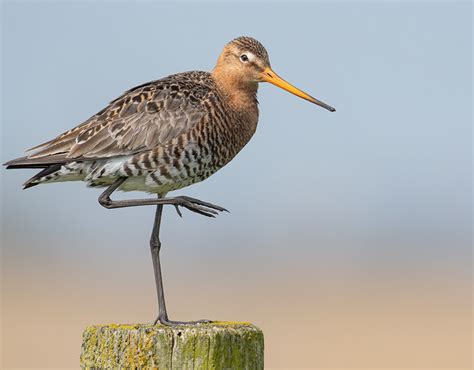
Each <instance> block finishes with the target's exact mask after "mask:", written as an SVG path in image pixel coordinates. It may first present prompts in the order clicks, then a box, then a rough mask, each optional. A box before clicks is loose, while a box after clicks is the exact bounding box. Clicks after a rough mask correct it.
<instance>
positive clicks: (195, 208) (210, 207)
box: [173, 196, 229, 217]
mask: <svg viewBox="0 0 474 370" xmlns="http://www.w3.org/2000/svg"><path fill="white" fill-rule="evenodd" d="M173 201H174V202H173V205H174V206H175V208H176V212H178V215H179V216H180V217H183V215H182V213H181V211H180V209H179V207H185V208H187V209H189V210H190V211H192V212H195V213H199V214H200V215H203V216H207V217H216V215H218V214H219V212H224V211H225V212H229V211H228V210H227V209H225V208H224V207H221V206H218V205H216V204H212V203H208V202H203V201H202V200H199V199H196V198H191V197H186V196H179V197H176V198H173Z"/></svg>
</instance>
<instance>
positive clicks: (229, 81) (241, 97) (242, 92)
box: [212, 65, 258, 112]
mask: <svg viewBox="0 0 474 370" xmlns="http://www.w3.org/2000/svg"><path fill="white" fill-rule="evenodd" d="M212 77H213V79H214V81H215V83H216V85H217V87H218V89H219V90H220V91H221V93H222V94H223V95H224V97H225V99H226V101H227V103H228V104H229V105H230V106H231V107H232V108H233V109H234V110H236V111H240V112H241V111H251V110H254V109H255V108H256V107H257V90H258V83H256V82H248V81H244V80H243V79H242V78H241V77H240V76H239V75H237V74H235V73H233V71H232V70H225V69H223V68H220V66H219V65H217V66H216V68H214V70H213V71H212Z"/></svg>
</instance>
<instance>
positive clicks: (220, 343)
mask: <svg viewBox="0 0 474 370" xmlns="http://www.w3.org/2000/svg"><path fill="white" fill-rule="evenodd" d="M263 347H264V344H263V333H262V331H261V330H260V329H259V328H257V327H256V326H254V325H252V324H249V323H238V322H235V323H234V322H213V323H210V324H199V325H180V326H176V327H169V326H164V325H151V324H136V325H116V324H111V325H96V326H90V327H88V328H86V330H85V331H84V333H83V342H82V350H81V359H80V363H81V367H82V368H83V369H91V368H95V369H98V368H99V369H103V368H156V369H224V368H226V369H263Z"/></svg>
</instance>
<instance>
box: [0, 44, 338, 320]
mask: <svg viewBox="0 0 474 370" xmlns="http://www.w3.org/2000/svg"><path fill="white" fill-rule="evenodd" d="M260 82H270V83H272V84H274V85H276V86H278V87H280V88H282V89H284V90H286V91H289V92H291V93H293V94H295V95H297V96H299V97H300V98H303V99H306V100H308V101H310V102H311V103H314V104H316V105H319V106H321V107H323V108H326V109H328V110H329V111H331V112H334V111H335V109H334V108H332V107H331V106H329V105H327V104H325V103H323V102H321V101H319V100H317V99H315V98H313V97H312V96H310V95H308V94H306V93H305V92H303V91H301V90H299V89H297V88H295V87H294V86H292V85H290V84H289V83H288V82H286V81H285V80H283V79H282V78H280V77H279V76H278V75H277V74H276V73H275V72H274V71H273V70H272V69H271V67H270V60H269V57H268V54H267V51H266V50H265V48H264V47H263V45H262V44H261V43H260V42H258V41H257V40H255V39H253V38H251V37H239V38H236V39H234V40H232V41H231V42H229V43H228V44H227V45H226V46H225V47H224V49H223V51H222V52H221V54H220V56H219V58H218V60H217V64H216V66H215V68H214V70H213V71H212V72H210V73H208V72H200V71H192V72H184V73H178V74H175V75H171V76H168V77H165V78H163V79H161V80H157V81H152V82H148V83H145V84H143V85H140V86H137V87H134V88H133V89H131V90H128V91H127V92H125V93H124V94H123V95H122V96H120V97H119V98H117V99H115V100H114V101H112V102H111V103H110V104H109V105H108V106H107V107H105V108H104V109H103V110H101V111H100V112H98V113H97V114H95V115H94V116H92V117H91V118H89V119H88V120H87V121H85V122H83V123H81V124H80V125H79V126H77V127H74V128H72V129H70V130H69V131H67V132H65V133H63V134H61V135H59V136H58V137H56V138H54V139H53V140H50V141H48V142H46V143H44V144H41V145H38V146H36V147H34V148H32V149H30V150H29V152H30V153H31V154H29V155H27V156H26V157H22V158H18V159H14V160H12V161H10V162H7V163H5V165H6V166H7V168H12V169H13V168H36V169H41V171H40V172H39V173H37V174H36V175H35V176H33V177H32V178H31V179H29V180H28V181H26V183H25V184H24V188H25V189H27V188H30V187H32V186H35V185H39V184H44V183H53V182H62V181H84V182H86V184H87V185H89V186H93V187H106V189H105V191H104V192H103V193H102V194H101V195H100V196H99V203H100V204H101V205H102V206H104V207H105V208H109V209H110V208H122V207H135V206H146V205H156V214H155V221H154V225H153V231H152V234H151V240H150V247H151V254H152V259H153V268H154V273H155V282H156V290H157V294H158V307H159V313H158V317H157V319H156V321H155V323H156V322H158V321H159V322H160V323H162V324H165V325H176V324H186V323H199V322H207V321H206V320H201V321H193V322H180V321H171V320H169V319H168V313H167V311H166V305H165V296H164V291H163V281H162V275H161V266H160V247H161V243H160V239H159V232H160V221H161V214H162V211H163V206H164V205H172V206H174V207H175V208H176V211H177V212H178V214H179V215H180V216H181V210H180V208H187V209H188V210H190V211H193V212H195V213H198V214H201V215H204V216H208V217H214V216H215V215H217V214H218V213H219V212H222V211H226V209H225V208H223V207H220V206H217V205H214V204H212V203H208V202H203V201H201V200H198V199H194V198H190V197H185V196H177V197H166V194H167V193H168V192H170V191H173V190H178V189H181V188H184V187H186V186H188V185H191V184H195V183H197V182H200V181H202V180H204V179H206V178H208V177H209V176H210V175H212V174H213V173H215V172H216V171H217V170H219V169H220V168H222V167H223V166H225V165H226V164H227V163H228V162H229V161H230V160H232V158H234V157H235V155H236V154H237V153H238V152H239V151H240V150H241V149H242V148H243V147H244V146H245V144H247V142H248V141H249V140H250V138H251V137H252V136H253V134H254V133H255V130H256V128H257V122H258V102H257V89H258V83H260ZM116 190H123V191H132V190H138V191H144V192H148V193H152V194H156V195H157V198H149V199H133V200H112V199H111V198H110V196H111V194H112V193H113V192H114V191H116Z"/></svg>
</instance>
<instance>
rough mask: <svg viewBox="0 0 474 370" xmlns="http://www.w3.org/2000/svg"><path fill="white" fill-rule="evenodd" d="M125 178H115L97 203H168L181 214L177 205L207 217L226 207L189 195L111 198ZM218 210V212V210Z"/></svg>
mask: <svg viewBox="0 0 474 370" xmlns="http://www.w3.org/2000/svg"><path fill="white" fill-rule="evenodd" d="M126 180H127V178H126V177H121V178H119V179H117V180H116V181H115V182H114V183H113V184H112V185H110V186H109V187H108V188H107V189H105V191H104V192H103V193H102V194H101V195H100V196H99V203H100V204H101V205H102V206H103V207H105V208H108V209H113V208H125V207H137V206H151V205H165V204H170V205H173V206H174V207H175V208H176V212H178V214H179V215H180V216H181V211H180V209H179V207H184V208H187V209H189V210H190V211H192V212H195V213H199V214H201V215H204V216H207V217H215V215H217V214H219V212H222V211H226V212H229V211H228V210H227V209H225V208H223V207H220V206H217V205H215V204H212V203H207V202H203V201H202V200H199V199H195V198H191V197H185V196H180V197H174V198H159V199H130V200H112V199H110V195H111V194H112V193H113V192H114V191H115V190H117V189H118V188H119V187H120V185H122V184H123V183H124V182H125V181H126ZM218 211H219V212H218Z"/></svg>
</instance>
